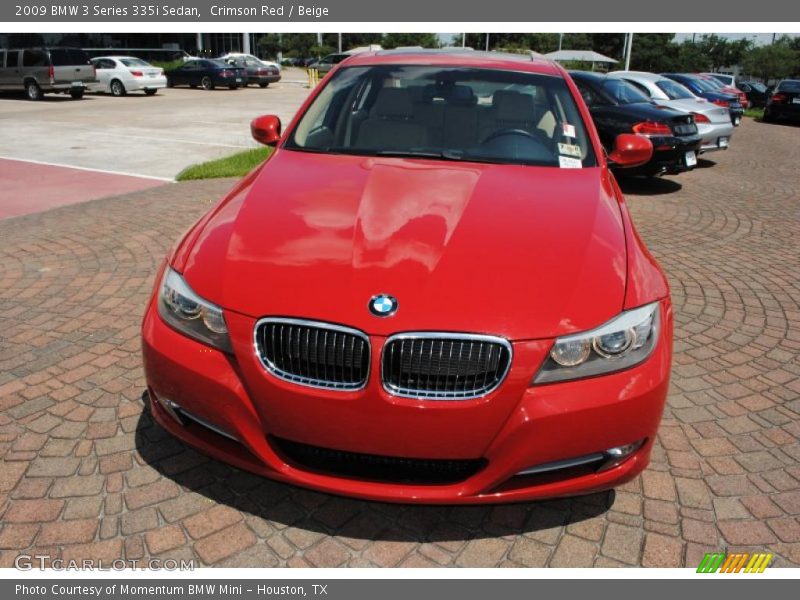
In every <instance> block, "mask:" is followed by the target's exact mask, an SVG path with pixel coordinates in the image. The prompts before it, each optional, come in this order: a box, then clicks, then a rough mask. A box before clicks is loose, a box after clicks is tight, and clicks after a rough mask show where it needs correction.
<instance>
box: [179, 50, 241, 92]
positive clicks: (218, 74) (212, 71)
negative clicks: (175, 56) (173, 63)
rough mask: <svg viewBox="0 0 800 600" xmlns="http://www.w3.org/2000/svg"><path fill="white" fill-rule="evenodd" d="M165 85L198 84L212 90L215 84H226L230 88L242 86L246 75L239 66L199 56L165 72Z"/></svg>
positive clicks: (190, 85)
mask: <svg viewBox="0 0 800 600" xmlns="http://www.w3.org/2000/svg"><path fill="white" fill-rule="evenodd" d="M166 76H167V85H168V86H169V87H173V86H176V85H188V86H189V87H193V88H194V87H197V86H200V87H201V88H203V89H204V90H213V89H214V88H215V87H216V86H218V85H220V86H226V87H229V88H230V89H232V90H235V89H236V88H238V87H240V86H243V85H244V84H245V80H246V78H247V75H246V74H245V70H244V69H243V68H241V67H236V66H233V65H229V64H227V63H225V62H223V61H221V60H210V59H205V58H200V59H196V60H187V61H186V62H185V63H183V64H182V65H181V66H180V67H178V68H177V69H172V70H171V71H167V72H166Z"/></svg>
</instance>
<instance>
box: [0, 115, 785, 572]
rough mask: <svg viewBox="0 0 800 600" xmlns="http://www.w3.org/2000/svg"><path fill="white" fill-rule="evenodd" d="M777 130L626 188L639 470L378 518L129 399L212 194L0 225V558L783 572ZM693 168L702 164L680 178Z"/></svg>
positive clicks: (178, 191) (137, 394)
mask: <svg viewBox="0 0 800 600" xmlns="http://www.w3.org/2000/svg"><path fill="white" fill-rule="evenodd" d="M798 139H800V129H798V128H797V127H790V126H780V125H765V124H761V123H756V122H753V121H749V120H748V121H746V122H745V123H744V125H743V126H742V127H741V128H740V129H739V130H738V131H737V132H736V136H735V138H734V140H733V145H732V148H731V149H730V150H729V151H728V152H727V153H725V154H723V155H720V156H712V157H711V158H712V159H713V160H715V161H716V162H717V163H718V164H717V165H715V166H713V167H711V168H698V169H697V170H696V171H694V172H693V173H690V174H686V175H683V176H680V177H677V178H670V179H665V180H662V181H655V182H650V183H648V184H642V183H634V184H627V186H626V187H627V188H628V197H629V201H630V204H631V205H632V208H633V212H634V216H635V218H636V222H637V224H638V226H639V228H640V231H641V233H642V235H643V237H644V238H645V239H646V241H647V243H648V244H649V246H650V248H651V249H652V250H653V252H654V253H655V254H656V255H657V257H658V258H659V259H660V261H661V263H662V265H663V266H664V267H665V268H666V270H667V272H668V274H669V277H670V281H671V283H672V289H673V296H674V302H675V308H676V341H675V350H676V353H675V363H674V376H673V383H672V391H671V393H670V398H669V406H668V408H667V411H666V414H665V418H664V422H663V426H662V428H661V432H660V435H659V440H658V441H659V443H658V446H657V448H656V450H655V452H654V454H653V462H652V466H651V467H650V468H649V469H648V470H647V471H646V472H645V473H644V474H643V476H642V477H640V478H638V479H637V480H635V481H633V482H632V483H630V484H628V485H625V486H623V487H622V488H620V489H618V490H616V492H608V493H602V494H595V495H592V496H587V497H583V498H575V499H568V500H558V501H551V502H542V503H538V504H518V505H510V506H483V507H467V508H464V507H461V508H457V507H419V506H394V505H387V504H376V503H369V502H361V501H354V500H349V499H344V498H338V497H334V496H328V495H325V494H318V493H314V492H309V491H305V490H302V489H297V488H293V487H291V486H287V485H282V484H278V483H273V482H270V481H267V480H264V479H261V478H258V477H255V476H251V475H248V474H246V473H242V472H239V471H236V470H235V469H232V468H230V467H228V466H226V465H224V464H221V463H218V462H215V461H212V460H210V459H208V458H206V457H204V456H202V455H200V454H198V453H196V452H194V451H192V450H191V449H189V448H187V447H185V446H184V445H182V444H181V443H180V442H178V441H176V440H174V439H172V438H170V437H169V436H168V435H165V433H164V432H163V431H162V430H160V429H159V428H158V427H157V426H155V425H154V424H153V422H152V420H151V418H150V417H149V415H148V413H147V410H146V409H145V408H144V407H143V403H142V401H141V395H142V391H143V388H144V381H143V378H142V371H141V364H140V356H139V319H140V317H141V313H142V308H143V306H144V304H145V301H146V299H147V296H148V294H149V292H150V287H151V284H152V277H153V274H154V271H155V269H156V267H157V265H158V263H159V261H160V259H161V257H162V256H163V254H164V253H165V251H166V249H167V247H168V246H169V245H170V244H171V243H172V242H173V240H175V238H176V237H177V236H178V235H179V233H180V232H181V231H183V230H184V229H185V228H186V227H187V226H188V225H189V223H190V222H192V221H193V220H194V219H195V218H196V217H197V216H198V215H199V214H201V213H202V212H203V211H204V210H205V209H206V208H207V207H208V206H209V205H210V203H211V202H212V201H213V200H214V199H216V198H218V197H219V196H220V195H221V193H222V192H223V191H224V190H225V189H226V188H227V187H228V186H229V185H230V181H219V182H210V183H209V182H205V183H204V182H200V183H189V184H180V185H173V186H166V187H163V188H160V189H156V190H148V191H144V192H139V193H136V194H132V195H128V196H125V197H117V198H111V199H107V200H99V201H94V202H89V203H86V204H81V205H76V206H69V207H64V208H59V209H56V210H52V211H50V212H47V213H43V214H37V215H29V216H25V217H20V218H16V219H10V220H7V221H4V222H2V223H0V240H2V245H0V258H2V260H1V261H0V456H2V465H0V467H1V469H0V515H1V518H2V529H0V564H1V565H3V566H8V565H11V564H12V563H13V560H14V558H15V557H16V556H17V555H18V553H20V552H21V551H24V552H25V553H29V554H30V553H39V554H49V555H50V556H52V557H56V556H60V557H62V558H65V559H75V558H104V559H106V560H110V559H112V558H126V559H142V558H147V557H162V558H163V557H172V558H184V559H195V560H196V561H197V564H201V565H209V564H214V565H225V566H247V565H257V566H277V565H289V566H306V565H313V566H345V565H346V566H367V565H401V566H440V565H458V566H544V565H551V566H588V565H597V566H616V565H645V566H680V565H689V566H693V565H696V564H698V561H699V559H700V557H701V556H702V555H703V553H704V552H706V551H711V550H720V549H725V548H727V549H729V550H739V549H744V550H767V551H769V552H773V553H775V554H776V555H777V557H778V558H777V559H776V562H775V564H777V565H790V564H793V565H800V520H799V519H798V516H799V515H800V442H799V441H798V440H800V418H799V417H800V363H799V362H798V354H800V352H799V351H800V307H798V301H799V300H800V290H799V289H798V280H799V279H800V261H799V260H798V257H799V256H800V176H798V170H797V169H798V165H800V145H798V143H797V142H798ZM703 166H708V164H707V163H701V167H703Z"/></svg>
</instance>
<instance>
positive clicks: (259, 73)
mask: <svg viewBox="0 0 800 600" xmlns="http://www.w3.org/2000/svg"><path fill="white" fill-rule="evenodd" d="M256 75H269V71H267V69H259V70H258V71H256Z"/></svg>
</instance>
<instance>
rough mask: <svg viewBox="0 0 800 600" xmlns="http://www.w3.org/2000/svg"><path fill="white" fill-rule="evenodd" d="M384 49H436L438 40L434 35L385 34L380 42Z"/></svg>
mask: <svg viewBox="0 0 800 600" xmlns="http://www.w3.org/2000/svg"><path fill="white" fill-rule="evenodd" d="M381 44H382V45H383V47H384V48H386V49H391V48H400V47H403V46H422V47H423V48H438V47H439V38H438V37H436V34H435V33H387V34H385V35H384V36H383V40H382V42H381Z"/></svg>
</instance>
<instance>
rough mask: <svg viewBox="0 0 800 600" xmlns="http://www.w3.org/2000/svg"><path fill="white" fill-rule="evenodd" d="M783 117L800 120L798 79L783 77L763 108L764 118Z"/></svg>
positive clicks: (799, 81) (799, 80)
mask: <svg viewBox="0 0 800 600" xmlns="http://www.w3.org/2000/svg"><path fill="white" fill-rule="evenodd" d="M782 117H785V118H787V119H797V120H800V79H784V80H783V81H781V82H780V83H779V84H778V85H777V86H775V90H774V91H773V92H772V96H770V97H769V99H768V100H767V106H766V108H764V120H765V121H774V120H776V119H779V118H782Z"/></svg>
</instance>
